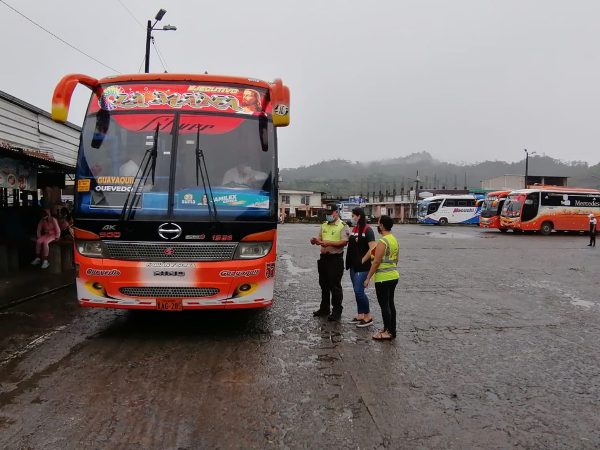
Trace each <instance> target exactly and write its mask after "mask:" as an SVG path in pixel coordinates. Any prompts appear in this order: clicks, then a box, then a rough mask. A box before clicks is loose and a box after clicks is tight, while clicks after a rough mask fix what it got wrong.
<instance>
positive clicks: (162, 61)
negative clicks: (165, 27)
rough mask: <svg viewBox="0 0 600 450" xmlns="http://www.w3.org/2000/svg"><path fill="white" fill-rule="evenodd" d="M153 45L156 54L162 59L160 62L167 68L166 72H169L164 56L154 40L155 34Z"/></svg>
mask: <svg viewBox="0 0 600 450" xmlns="http://www.w3.org/2000/svg"><path fill="white" fill-rule="evenodd" d="M152 45H153V46H154V50H156V54H157V55H158V59H160V63H161V64H162V66H163V69H165V72H168V70H167V66H166V65H165V61H164V60H163V57H162V55H161V54H160V51H159V50H158V46H157V45H156V42H155V41H154V36H153V37H152Z"/></svg>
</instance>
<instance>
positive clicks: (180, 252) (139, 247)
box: [102, 241, 237, 261]
mask: <svg viewBox="0 0 600 450" xmlns="http://www.w3.org/2000/svg"><path fill="white" fill-rule="evenodd" d="M102 244H103V247H104V253H105V254H104V257H105V258H110V259H120V260H127V261H226V260H230V259H233V254H234V253H235V249H236V247H237V243H236V242H227V243H225V242H223V243H209V242H199V243H175V242H174V243H166V242H124V241H103V242H102Z"/></svg>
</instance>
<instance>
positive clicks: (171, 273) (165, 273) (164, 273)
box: [154, 270, 185, 277]
mask: <svg viewBox="0 0 600 450" xmlns="http://www.w3.org/2000/svg"><path fill="white" fill-rule="evenodd" d="M154 276H155V277H184V276H185V272H181V271H178V270H155V271H154Z"/></svg>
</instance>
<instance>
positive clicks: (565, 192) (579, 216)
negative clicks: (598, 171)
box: [500, 186, 600, 235]
mask: <svg viewBox="0 0 600 450" xmlns="http://www.w3.org/2000/svg"><path fill="white" fill-rule="evenodd" d="M590 213H593V214H594V215H596V217H600V191H598V190H596V189H583V188H568V187H560V186H557V187H548V186H547V187H541V188H534V189H522V190H518V191H513V192H511V193H510V194H509V195H508V197H507V199H506V201H505V202H504V206H503V207H502V214H501V216H500V222H501V225H502V226H503V227H506V228H510V229H512V230H514V231H516V232H519V231H539V232H540V233H542V234H545V235H548V234H550V233H551V232H552V230H556V231H586V230H587V229H588V227H589V217H588V216H589V214H590Z"/></svg>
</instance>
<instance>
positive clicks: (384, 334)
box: [373, 330, 393, 341]
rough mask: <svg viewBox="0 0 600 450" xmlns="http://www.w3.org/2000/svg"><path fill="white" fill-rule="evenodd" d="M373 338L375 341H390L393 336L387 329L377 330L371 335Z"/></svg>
mask: <svg viewBox="0 0 600 450" xmlns="http://www.w3.org/2000/svg"><path fill="white" fill-rule="evenodd" d="M373 339H375V340H376V341H391V340H392V339H393V336H392V335H391V334H390V333H389V331H387V330H381V331H378V332H377V333H375V334H374V335H373Z"/></svg>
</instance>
